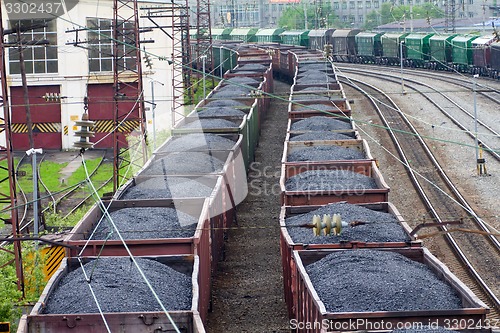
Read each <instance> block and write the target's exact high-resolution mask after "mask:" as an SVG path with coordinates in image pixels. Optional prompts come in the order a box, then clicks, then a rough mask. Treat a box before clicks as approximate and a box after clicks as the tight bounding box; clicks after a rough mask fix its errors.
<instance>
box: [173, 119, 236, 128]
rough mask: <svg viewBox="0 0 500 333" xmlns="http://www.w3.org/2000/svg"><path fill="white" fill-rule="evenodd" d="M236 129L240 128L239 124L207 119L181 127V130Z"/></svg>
mask: <svg viewBox="0 0 500 333" xmlns="http://www.w3.org/2000/svg"><path fill="white" fill-rule="evenodd" d="M234 127H238V124H236V123H234V122H232V121H229V120H226V119H217V118H206V119H197V120H195V121H193V122H190V123H187V124H185V125H184V126H180V127H179V128H193V129H194V128H198V129H217V128H234Z"/></svg>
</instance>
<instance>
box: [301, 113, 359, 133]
mask: <svg viewBox="0 0 500 333" xmlns="http://www.w3.org/2000/svg"><path fill="white" fill-rule="evenodd" d="M351 129H352V125H351V124H350V123H349V122H345V121H341V120H338V119H334V118H332V117H323V116H315V117H310V118H306V119H302V120H299V121H297V122H295V123H292V126H291V130H292V131H336V130H351Z"/></svg>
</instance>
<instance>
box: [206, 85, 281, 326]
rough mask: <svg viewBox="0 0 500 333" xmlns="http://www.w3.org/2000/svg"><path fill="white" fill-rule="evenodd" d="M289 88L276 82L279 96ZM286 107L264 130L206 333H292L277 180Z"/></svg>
mask: <svg viewBox="0 0 500 333" xmlns="http://www.w3.org/2000/svg"><path fill="white" fill-rule="evenodd" d="M289 91H290V86H289V85H287V84H285V83H282V82H278V81H275V91H274V93H275V94H277V95H281V96H283V95H286V94H287V93H289ZM287 105H288V104H287V102H286V101H280V100H277V99H274V100H273V101H272V102H271V107H270V110H269V113H268V114H267V117H266V119H265V122H264V124H263V126H262V132H261V135H260V141H259V147H258V148H257V150H256V156H255V162H254V163H253V164H252V165H251V167H250V170H249V173H248V192H249V194H248V196H247V198H246V199H245V201H244V202H243V203H241V204H240V205H239V206H238V212H237V214H238V225H237V226H236V227H235V228H234V229H232V230H230V231H229V239H228V242H227V245H226V257H225V260H224V261H222V262H221V263H220V265H219V267H220V268H219V270H218V272H217V275H216V276H215V277H214V283H213V311H212V313H210V314H209V317H208V324H207V332H209V333H216V332H217V333H221V332H252V333H257V332H262V333H264V332H269V333H271V332H289V331H290V329H289V322H288V315H287V311H286V305H285V300H284V297H283V278H282V270H281V255H280V249H279V213H280V198H279V193H280V190H279V177H280V167H281V156H282V153H283V142H284V140H285V134H286V126H287Z"/></svg>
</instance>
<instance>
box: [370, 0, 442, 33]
mask: <svg viewBox="0 0 500 333" xmlns="http://www.w3.org/2000/svg"><path fill="white" fill-rule="evenodd" d="M412 12H413V18H414V19H416V18H426V19H431V18H440V17H444V13H443V11H442V10H441V9H439V8H438V7H436V6H435V5H434V4H432V3H430V2H426V3H424V4H423V5H419V6H413V8H412ZM409 19H410V6H407V5H404V6H399V5H397V6H394V5H393V4H391V3H388V2H385V3H383V4H382V6H381V7H380V10H378V11H377V10H373V11H371V12H369V13H368V14H367V17H366V23H365V25H364V26H363V28H364V29H366V30H372V29H374V28H375V27H377V26H379V25H382V24H387V23H391V22H398V21H403V20H409Z"/></svg>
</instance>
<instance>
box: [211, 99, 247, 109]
mask: <svg viewBox="0 0 500 333" xmlns="http://www.w3.org/2000/svg"><path fill="white" fill-rule="evenodd" d="M223 106H230V107H234V108H248V106H247V105H246V104H245V103H242V102H240V101H234V100H231V99H227V100H224V99H216V100H213V101H210V102H208V103H207V104H205V105H203V107H207V108H208V107H223Z"/></svg>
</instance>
